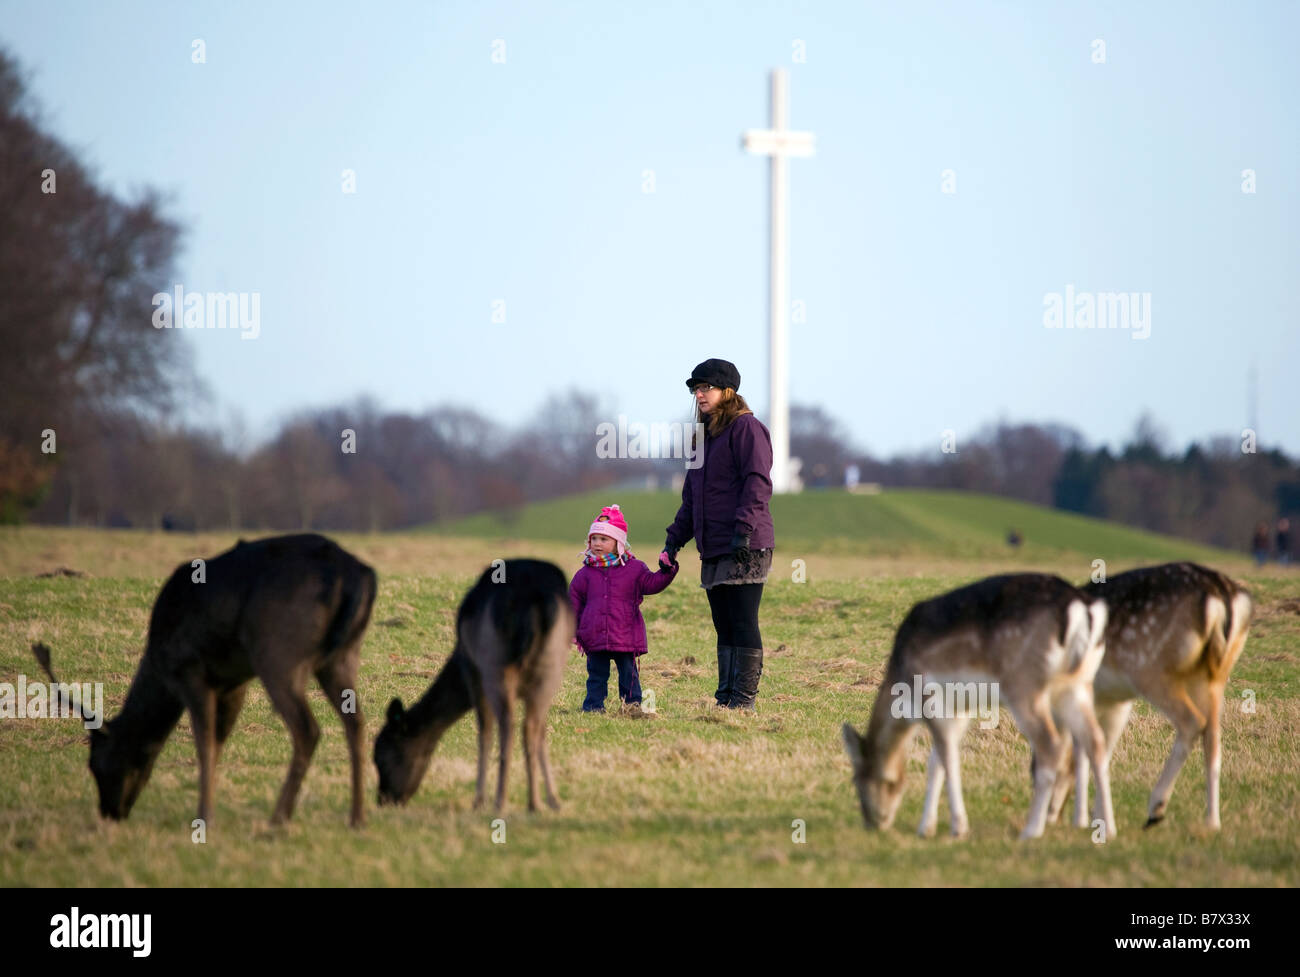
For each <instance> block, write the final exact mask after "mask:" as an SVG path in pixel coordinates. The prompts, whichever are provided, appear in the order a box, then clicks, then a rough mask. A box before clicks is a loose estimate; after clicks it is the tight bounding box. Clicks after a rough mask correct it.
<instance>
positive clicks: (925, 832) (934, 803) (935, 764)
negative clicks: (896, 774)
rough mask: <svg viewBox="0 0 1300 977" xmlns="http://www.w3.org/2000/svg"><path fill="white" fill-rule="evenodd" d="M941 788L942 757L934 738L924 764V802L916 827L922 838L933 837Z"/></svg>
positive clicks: (937, 820) (936, 823)
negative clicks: (927, 758)
mask: <svg viewBox="0 0 1300 977" xmlns="http://www.w3.org/2000/svg"><path fill="white" fill-rule="evenodd" d="M931 735H932V738H933V734H931ZM942 790H943V757H942V756H941V755H940V754H939V741H938V740H937V739H935V740H934V742H933V743H932V744H931V746H930V759H929V760H928V761H927V762H926V765H925V804H924V806H922V808H921V825H920V827H918V828H917V829H916V833H917V834H918V835H920V836H921V837H922V838H933V837H934V832H935V828H936V826H937V825H938V822H939V794H940V792H942Z"/></svg>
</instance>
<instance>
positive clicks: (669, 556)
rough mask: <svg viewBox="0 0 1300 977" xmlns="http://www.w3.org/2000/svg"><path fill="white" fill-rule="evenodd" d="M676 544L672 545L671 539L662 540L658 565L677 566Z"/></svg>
mask: <svg viewBox="0 0 1300 977" xmlns="http://www.w3.org/2000/svg"><path fill="white" fill-rule="evenodd" d="M678 549H680V547H678V546H674V545H673V541H672V540H671V539H669V540H665V541H664V551H663V552H662V553H660V554H659V565H660V566H661V567H663V568H664V569H667V568H669V567H675V566H677V551H678Z"/></svg>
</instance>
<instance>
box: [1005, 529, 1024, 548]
mask: <svg viewBox="0 0 1300 977" xmlns="http://www.w3.org/2000/svg"><path fill="white" fill-rule="evenodd" d="M1024 541H1025V540H1024V537H1023V536H1021V535H1020V530H1019V529H1008V530H1007V545H1008V546H1010V547H1011V548H1012V549H1013V550H1015V549H1019V548H1020V544H1021V543H1023V542H1024Z"/></svg>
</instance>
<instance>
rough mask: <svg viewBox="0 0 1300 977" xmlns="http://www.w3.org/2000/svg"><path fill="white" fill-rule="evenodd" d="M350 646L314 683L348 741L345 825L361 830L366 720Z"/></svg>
mask: <svg viewBox="0 0 1300 977" xmlns="http://www.w3.org/2000/svg"><path fill="white" fill-rule="evenodd" d="M358 651H359V646H357V645H353V646H352V647H350V648H347V649H345V650H343V651H341V652H338V653H337V654H336V656H335V657H334V659H333V660H332V661H331V662H330V663H329V664H327V665H325V666H324V667H323V668H321V669H320V670H319V671H318V672H317V673H316V681H317V682H319V683H320V686H321V688H322V689H324V690H325V696H326V698H328V699H329V701H330V705H332V706H333V707H334V711H335V712H337V713H338V714H339V719H341V720H342V721H343V732H344V734H345V735H346V736H347V740H348V760H349V762H350V763H351V766H352V813H351V816H350V817H349V819H348V823H349V824H350V825H351V826H352V827H354V828H360V827H362V826H363V825H364V824H365V823H366V810H365V804H364V801H363V800H362V790H363V789H364V783H363V780H364V777H365V774H364V770H365V767H364V766H363V757H362V752H361V751H362V740H363V738H364V735H365V720H364V718H362V715H361V700H360V699H359V698H358V697H357V664H358V662H357V653H358Z"/></svg>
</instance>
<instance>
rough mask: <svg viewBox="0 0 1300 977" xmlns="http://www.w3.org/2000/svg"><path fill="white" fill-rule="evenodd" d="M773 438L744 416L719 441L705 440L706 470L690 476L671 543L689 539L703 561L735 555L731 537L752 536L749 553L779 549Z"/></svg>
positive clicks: (756, 421) (693, 470)
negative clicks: (774, 506)
mask: <svg viewBox="0 0 1300 977" xmlns="http://www.w3.org/2000/svg"><path fill="white" fill-rule="evenodd" d="M771 498H772V435H771V434H769V433H768V430H767V428H765V427H764V426H763V423H762V422H761V421H760V420H759V419H758V418H757V417H755V416H754V415H753V414H741V415H740V416H739V417H737V418H736V419H735V420H734V421H732V422H731V425H730V426H729V427H728V428H727V429H726V430H725V431H723V432H722V433H721V434H720V435H718V436H717V437H716V438H710V437H706V438H705V439H704V464H703V465H701V466H700V467H698V468H688V469H687V470H686V482H685V484H683V485H682V505H681V508H679V509H678V510H677V518H676V519H674V520H673V524H672V525H671V526H669V527H668V541H669V542H671V543H672V544H674V545H675V546H677V547H679V548H680V547H682V546H685V545H686V544H687V543H688V542H690V540H691V538H692V537H694V539H695V546H696V548H697V549H698V550H699V551H700V558H701V559H705V560H707V559H708V558H709V557H711V556H723V555H724V554H727V553H730V552H731V537H732V536H733V535H734V534H736V533H740V534H742V535H748V536H749V548H750V549H755V550H761V549H768V548H770V547H773V546H775V545H776V533H775V531H774V530H773V528H772V514H771V512H769V511H768V508H767V503H768V500H769V499H771Z"/></svg>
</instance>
